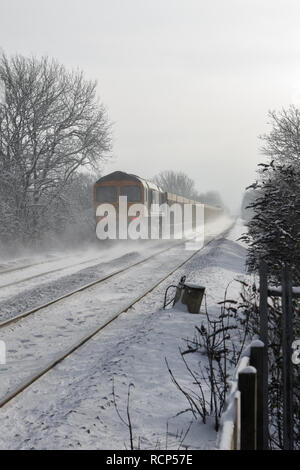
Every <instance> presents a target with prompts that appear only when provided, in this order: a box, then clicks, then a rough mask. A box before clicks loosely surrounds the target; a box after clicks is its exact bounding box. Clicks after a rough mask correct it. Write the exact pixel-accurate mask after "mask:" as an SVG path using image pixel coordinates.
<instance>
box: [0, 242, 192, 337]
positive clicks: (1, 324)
mask: <svg viewBox="0 0 300 470" xmlns="http://www.w3.org/2000/svg"><path fill="white" fill-rule="evenodd" d="M183 243H185V242H182V241H181V242H179V243H176V245H172V246H169V247H168V248H164V249H163V250H160V251H158V252H156V253H154V254H151V255H150V256H147V257H146V258H143V259H142V260H139V261H137V262H135V263H133V264H131V265H129V266H125V267H124V268H121V269H117V270H116V271H113V272H112V273H109V274H107V275H105V276H103V277H101V278H100V279H97V280H95V281H93V282H89V283H88V284H85V285H83V286H81V287H78V288H77V289H74V290H72V291H70V292H68V293H66V294H64V295H62V296H60V297H57V298H56V299H53V300H50V301H49V302H46V303H45V304H42V305H39V306H37V307H34V308H32V309H30V310H27V311H26V312H23V313H20V314H19V315H16V316H14V317H12V318H9V319H7V320H4V321H2V322H0V329H1V328H4V327H5V326H8V325H10V324H11V323H15V322H17V321H20V320H22V319H23V318H26V317H28V316H30V315H32V314H34V313H36V312H39V311H41V310H43V309H45V308H47V307H49V306H50V305H53V304H56V303H58V302H60V301H62V300H64V299H66V298H68V297H71V296H72V295H75V294H77V293H79V292H82V291H84V290H87V289H89V288H90V287H93V286H95V285H97V284H100V283H102V282H104V281H106V280H107V279H110V278H112V277H115V276H117V275H118V274H121V273H124V272H125V271H128V270H130V269H132V268H134V267H135V266H138V265H139V264H142V263H145V262H146V261H148V260H150V259H152V258H154V257H156V256H159V255H160V254H162V253H165V252H166V251H169V250H171V249H173V248H174V247H175V246H178V245H181V244H183ZM78 264H81V263H78ZM14 284H15V283H14ZM3 287H4V286H3Z"/></svg>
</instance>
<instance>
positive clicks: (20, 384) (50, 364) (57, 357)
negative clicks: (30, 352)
mask: <svg viewBox="0 0 300 470" xmlns="http://www.w3.org/2000/svg"><path fill="white" fill-rule="evenodd" d="M231 227H232V225H231V226H230V227H227V229H226V230H224V231H223V232H222V233H219V234H218V235H216V236H213V237H212V238H210V239H208V240H207V241H206V243H205V245H204V246H207V245H209V244H210V243H211V242H214V241H215V242H217V241H218V240H219V239H222V238H223V237H224V236H225V235H226V234H227V232H228V231H229V230H230V228H231ZM183 243H184V242H180V243H177V244H176V247H178V246H179V245H181V244H183ZM172 248H175V245H173V246H172V247H170V246H169V247H168V248H165V249H164V250H161V251H159V252H157V253H155V254H153V255H151V256H148V257H147V258H145V259H143V260H140V261H138V262H137V263H134V264H132V265H131V266H128V267H125V268H123V269H121V270H119V271H117V272H114V273H111V274H109V275H107V276H105V279H109V278H113V277H115V276H116V275H117V274H119V273H124V272H126V271H127V270H129V269H131V268H133V267H134V266H137V265H141V264H142V263H145V262H146V261H147V260H150V259H151V258H155V257H156V256H158V255H159V254H162V253H164V252H167V251H169V250H171V249H172ZM175 249H176V248H175ZM202 249H203V247H201V248H199V249H197V250H195V251H193V252H192V254H191V255H190V256H187V257H185V258H184V259H181V262H180V263H178V264H177V265H175V266H174V265H173V266H172V269H169V270H167V271H166V270H165V271H164V274H163V276H162V277H160V278H157V279H156V281H155V282H154V283H152V285H150V287H148V288H147V289H146V290H145V291H142V292H140V293H139V295H138V296H137V297H135V298H134V299H130V301H128V303H127V304H125V305H124V304H123V306H122V307H121V308H120V307H119V309H118V308H117V309H116V311H115V312H113V313H111V314H110V315H108V316H106V317H105V318H103V320H102V322H101V323H100V322H99V323H98V321H97V322H96V324H95V325H94V326H93V327H91V328H90V331H86V332H85V334H84V335H82V336H81V337H78V338H77V340H76V342H75V343H73V344H72V343H70V344H69V345H68V346H67V347H66V348H64V349H63V350H61V351H60V352H59V353H57V354H55V352H54V354H53V355H52V357H51V359H49V360H48V361H47V362H46V361H45V362H44V364H43V365H42V366H41V367H40V368H38V370H33V371H32V372H31V374H28V376H27V377H23V378H21V377H20V380H18V379H17V381H16V384H15V385H14V386H13V388H12V389H10V390H7V391H6V392H4V393H3V395H2V398H0V408H1V407H3V406H4V405H6V404H7V403H8V402H10V401H11V400H12V399H13V398H15V397H17V396H18V395H20V394H21V393H22V392H23V391H25V390H26V389H27V388H28V387H29V386H30V385H31V384H33V383H35V382H36V381H37V380H38V379H39V378H41V377H42V376H44V375H45V374H46V373H47V372H49V371H50V370H51V369H53V368H54V367H55V366H56V365H57V364H59V363H61V362H62V361H63V360H64V359H66V358H67V357H68V356H70V355H71V354H72V353H74V352H75V351H77V350H78V349H79V348H80V347H81V346H83V345H84V344H85V343H87V342H88V341H89V340H92V338H93V337H95V336H96V335H97V334H98V333H99V332H101V330H103V329H104V328H105V327H106V326H108V325H109V324H111V323H112V322H114V320H116V319H117V318H118V317H119V316H120V315H121V314H123V313H125V312H127V311H128V310H129V309H130V308H131V307H133V306H134V305H135V304H136V303H138V302H139V301H140V300H142V299H143V298H144V297H146V296H147V295H148V294H149V293H150V292H151V291H153V290H154V289H156V288H157V287H158V286H159V285H160V284H162V283H163V282H164V281H165V280H166V279H168V278H169V277H170V276H172V275H173V274H174V273H175V272H176V271H177V270H179V269H180V268H181V267H182V266H184V265H185V264H186V263H188V261H190V260H191V258H193V257H194V256H195V255H197V254H198V253H199V252H200V251H201V250H202ZM163 256H164V255H163ZM150 262H153V261H152V260H151V261H150ZM103 280H104V279H101V280H98V281H95V282H92V283H90V284H89V285H85V286H82V287H81V288H79V289H77V290H76V291H74V292H70V293H68V294H67V295H64V296H62V297H60V298H59V299H55V300H54V301H52V302H49V303H48V304H45V305H43V306H41V307H38V308H36V309H33V311H30V312H25V314H22V315H21V316H18V317H16V318H13V319H11V320H8V321H6V322H3V323H2V324H1V325H0V326H1V327H3V326H5V325H8V324H9V323H12V322H14V321H17V320H18V319H20V317H22V318H24V316H28V315H30V314H31V313H34V312H35V311H38V310H41V309H42V308H45V307H46V305H47V306H49V305H51V304H53V303H55V302H59V301H60V300H62V299H64V298H66V297H70V296H71V295H73V294H75V293H77V292H80V291H82V290H85V289H88V287H92V286H94V285H95V284H97V283H99V282H102V281H103ZM20 327H22V325H19V328H20ZM70 339H72V337H70Z"/></svg>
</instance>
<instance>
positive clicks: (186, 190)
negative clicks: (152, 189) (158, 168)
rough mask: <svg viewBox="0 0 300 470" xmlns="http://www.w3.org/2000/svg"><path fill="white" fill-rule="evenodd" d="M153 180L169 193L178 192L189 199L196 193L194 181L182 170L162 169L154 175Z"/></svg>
mask: <svg viewBox="0 0 300 470" xmlns="http://www.w3.org/2000/svg"><path fill="white" fill-rule="evenodd" d="M153 181H154V182H155V183H156V184H157V185H158V186H160V187H161V188H162V189H163V190H164V191H168V192H169V193H174V194H178V195H180V196H184V197H187V198H190V199H194V198H195V196H196V195H197V192H196V189H195V182H194V181H193V180H192V179H191V178H189V177H188V176H187V175H186V174H185V173H183V172H182V171H179V172H176V171H173V170H168V171H162V172H161V173H159V174H158V175H156V176H154V178H153Z"/></svg>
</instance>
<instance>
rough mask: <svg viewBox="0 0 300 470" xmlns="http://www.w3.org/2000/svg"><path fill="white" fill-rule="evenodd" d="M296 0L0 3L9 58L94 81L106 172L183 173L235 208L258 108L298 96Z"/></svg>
mask: <svg viewBox="0 0 300 470" xmlns="http://www.w3.org/2000/svg"><path fill="white" fill-rule="evenodd" d="M299 14H300V5H299V2H297V1H294V0H288V1H284V2H283V1H282V0H276V1H274V0H273V1H271V0H265V1H264V2H261V1H258V0H245V1H243V2H240V1H239V0H228V1H226V2H224V1H222V0H212V1H210V2H208V1H194V0H188V1H179V0H165V1H164V2H159V1H158V0H153V1H151V2H150V1H144V2H140V1H138V0H127V1H126V2H123V1H121V0H97V1H96V0H85V1H84V2H83V0H72V1H70V0H66V1H64V2H59V1H58V0H52V1H51V2H50V1H43V2H40V1H38V0H27V1H26V2H20V1H17V0H1V5H0V45H1V47H2V48H3V50H4V51H5V52H6V53H7V54H13V53H20V54H23V55H34V56H37V57H40V56H42V55H49V56H51V57H55V58H56V59H57V60H58V61H60V62H61V63H63V64H64V65H65V66H66V67H67V68H79V69H82V70H84V72H85V74H86V75H87V77H88V78H90V79H97V81H98V93H99V95H100V96H101V99H102V100H103V101H104V103H105V105H106V107H107V109H108V112H109V117H110V119H111V121H113V123H114V126H113V160H112V161H110V162H109V164H107V165H105V166H104V167H103V173H109V172H111V171H114V170H116V169H119V170H123V171H128V172H133V173H136V174H138V175H140V176H142V177H145V178H151V177H152V176H153V175H155V174H156V173H158V172H159V171H162V170H168V169H173V170H175V171H184V172H185V173H187V174H188V175H189V176H190V177H192V178H193V179H194V180H195V182H196V186H197V189H198V191H199V192H204V191H208V190H218V191H220V193H221V195H222V197H223V199H224V202H225V204H226V205H227V206H229V207H230V208H231V209H232V210H233V211H237V210H238V208H239V207H240V202H241V197H242V193H243V191H244V188H245V187H246V186H247V185H248V184H249V183H251V182H252V181H253V179H254V178H255V169H256V165H257V163H258V162H259V161H260V160H261V159H262V157H261V155H260V151H259V147H260V143H259V141H258V135H259V134H261V133H263V132H265V131H266V130H267V112H268V110H269V109H276V108H281V107H282V106H285V105H287V104H289V103H291V102H293V101H295V100H296V101H297V100H298V98H299V78H300V65H299V61H296V60H295V57H297V56H298V54H299V48H300V41H299V35H300V32H299V27H298V18H299Z"/></svg>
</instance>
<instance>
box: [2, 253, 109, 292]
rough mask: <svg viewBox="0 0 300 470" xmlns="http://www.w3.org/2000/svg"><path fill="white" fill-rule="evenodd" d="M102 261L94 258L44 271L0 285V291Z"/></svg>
mask: <svg viewBox="0 0 300 470" xmlns="http://www.w3.org/2000/svg"><path fill="white" fill-rule="evenodd" d="M61 259H63V258H61ZM102 259H103V258H96V259H95V258H90V259H87V260H85V261H81V262H80V263H74V264H70V265H69V266H64V267H62V268H56V269H52V270H51V271H46V272H42V273H40V274H35V275H34V276H30V277H26V278H24V279H19V280H17V281H13V282H9V283H7V284H2V285H0V289H4V288H5V287H11V286H15V285H18V284H22V283H23V282H27V281H31V280H32V279H37V278H39V277H42V276H47V275H48V274H54V273H58V272H61V271H64V270H66V269H70V268H74V267H75V266H82V265H83V264H87V263H91V262H92V261H95V264H97V261H100V260H102ZM22 269H23V268H22ZM24 269H25V268H24ZM0 274H3V273H0Z"/></svg>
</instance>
